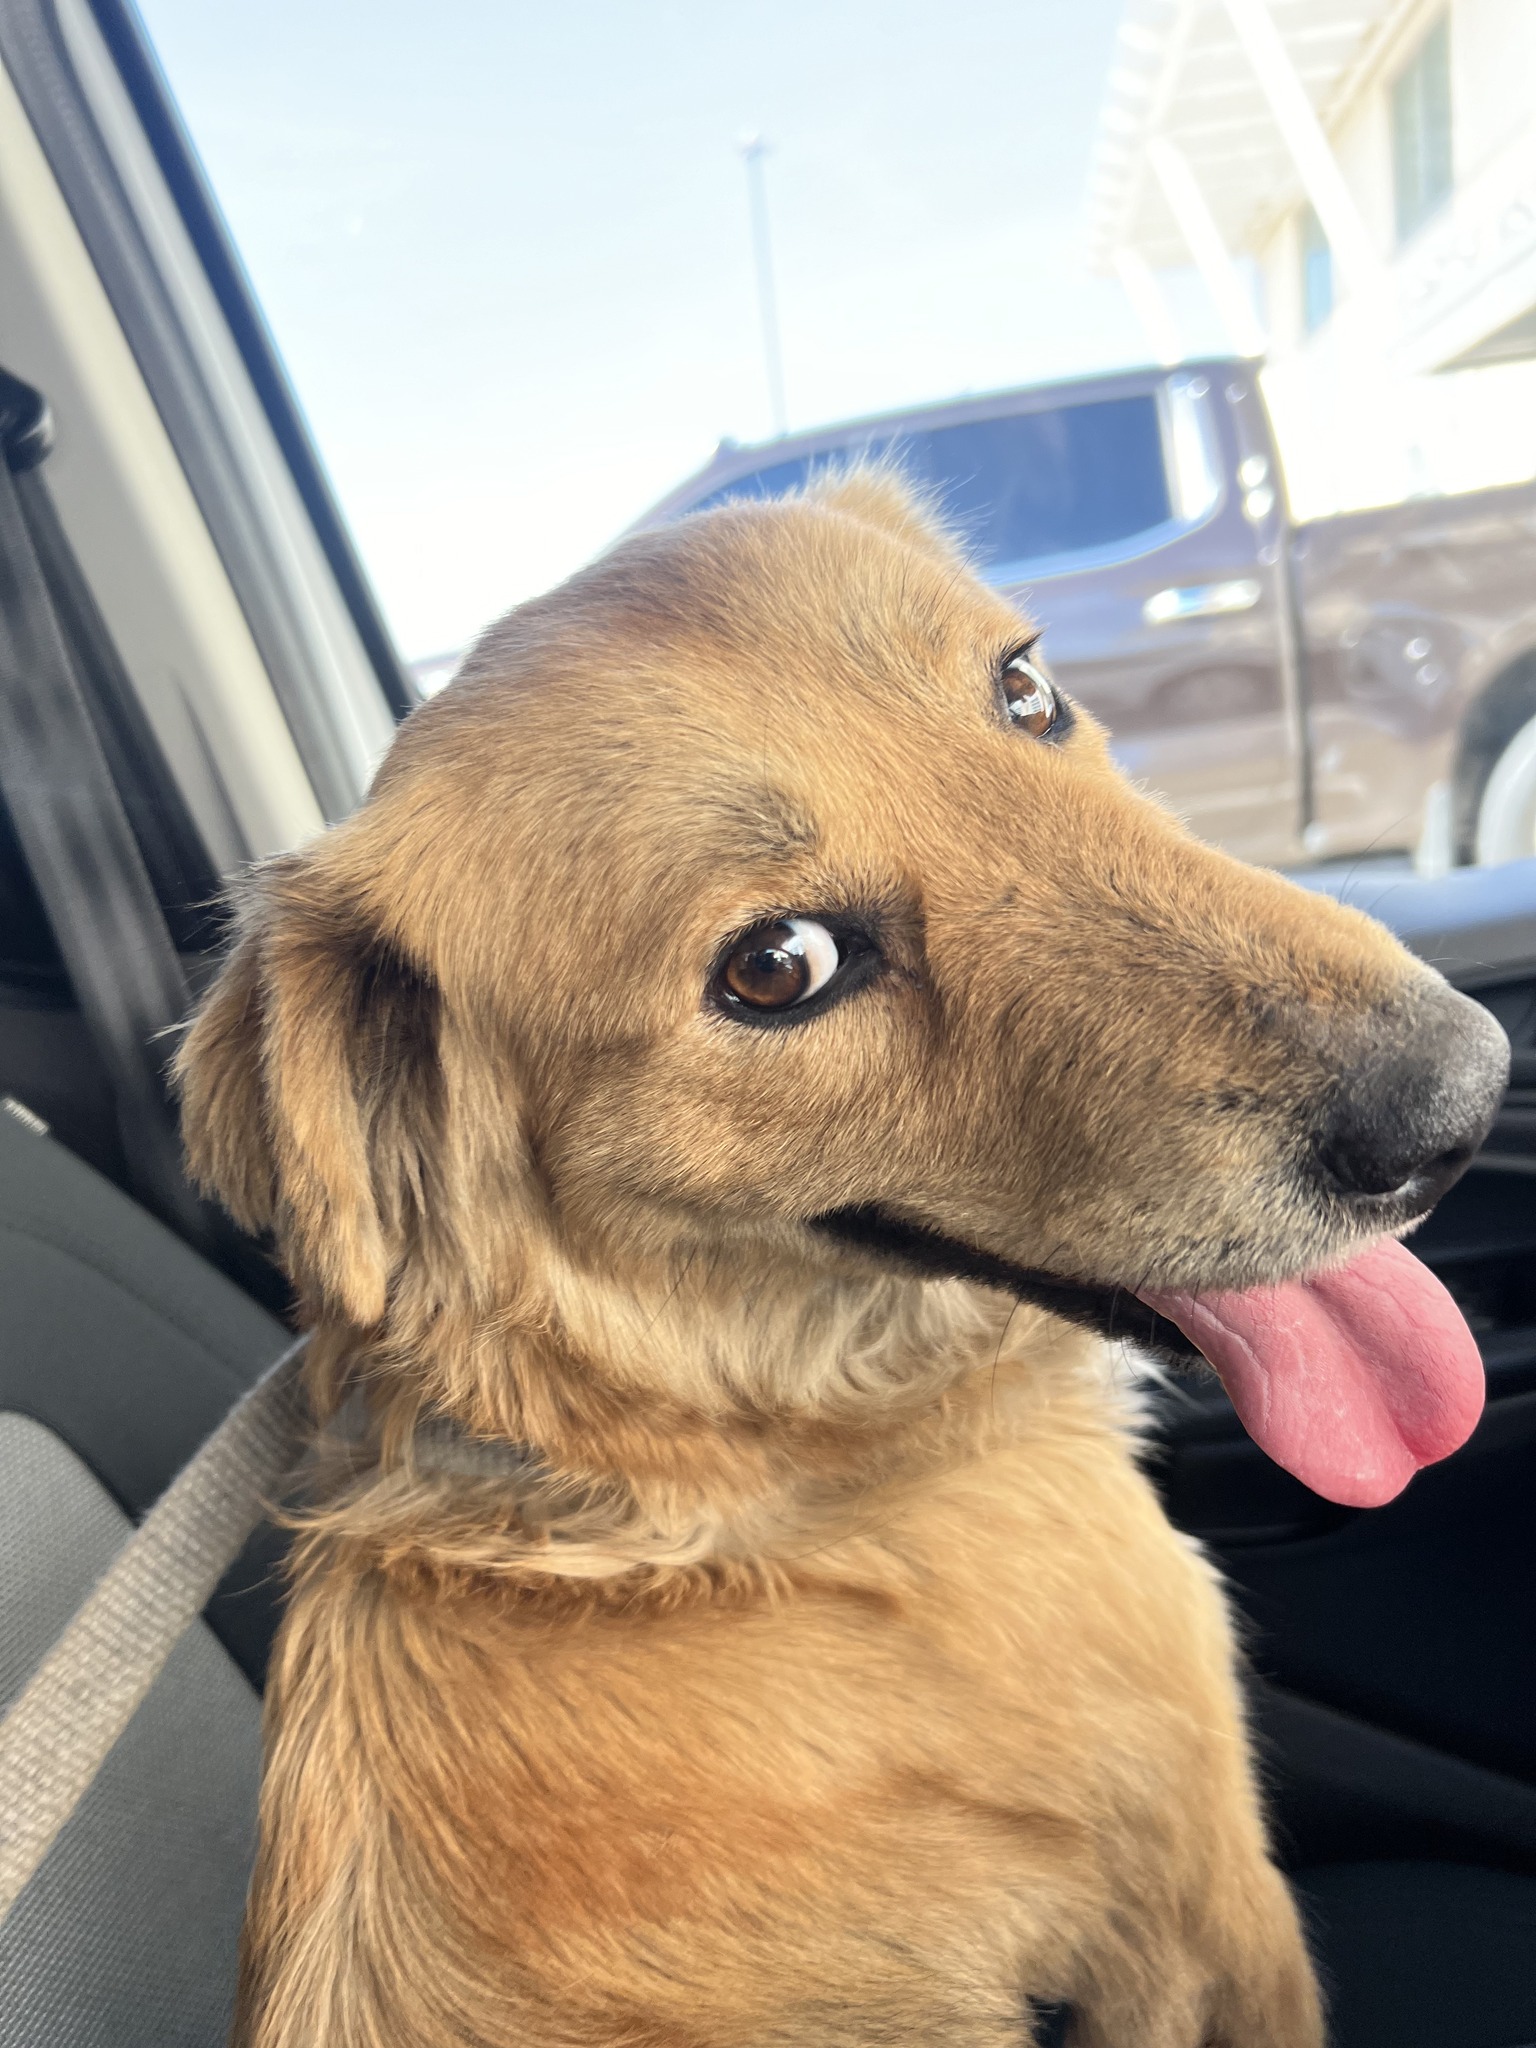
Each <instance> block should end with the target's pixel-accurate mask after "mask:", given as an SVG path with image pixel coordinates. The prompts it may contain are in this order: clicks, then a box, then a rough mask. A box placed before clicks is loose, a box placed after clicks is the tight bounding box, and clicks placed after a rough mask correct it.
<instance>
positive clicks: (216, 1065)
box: [176, 855, 441, 1325]
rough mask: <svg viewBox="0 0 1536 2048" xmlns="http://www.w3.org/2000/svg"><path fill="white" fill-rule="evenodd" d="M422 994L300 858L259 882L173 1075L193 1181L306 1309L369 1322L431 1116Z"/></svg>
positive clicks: (437, 1098) (433, 997) (401, 1230)
mask: <svg viewBox="0 0 1536 2048" xmlns="http://www.w3.org/2000/svg"><path fill="white" fill-rule="evenodd" d="M438 1008H439V1004H438V996H437V991H436V989H435V987H434V986H433V984H432V983H431V981H430V980H429V979H428V978H427V977H426V976H425V975H424V974H422V973H421V972H419V971H418V970H417V969H415V968H414V967H413V966H412V965H411V964H410V963H408V962H407V961H405V960H404V959H403V958H402V957H401V955H400V954H399V952H398V950H397V949H395V948H393V947H391V946H390V945H389V944H388V942H387V941H385V940H384V939H383V938H382V937H381V936H380V935H379V934H378V933H377V932H374V931H372V930H370V929H369V927H368V925H367V923H366V921H365V920H364V919H363V918H362V917H361V916H360V915H359V914H358V912H357V910H356V908H355V907H354V906H352V905H351V904H350V903H348V902H347V901H346V900H345V898H344V896H342V895H340V894H338V893H337V891H336V890H335V887H334V885H333V884H332V883H331V882H330V881H329V878H328V877H327V876H326V874H325V871H324V868H323V866H322V865H321V863H320V862H319V861H317V860H316V859H315V858H314V857H313V856H309V855H297V856H294V857H291V858H289V859H285V860H281V861H277V862H274V863H272V864H271V865H270V866H268V867H267V868H266V869H264V870H263V871H261V872H260V874H259V875H258V877H257V878H256V881H255V883H254V885H253V886H252V888H251V889H250V891H249V893H248V895H247V897H246V900H245V903H244V905H243V907H242V910H241V914H240V919H239V925H238V936H237V939H236V943H235V946H234V949H233V951H232V952H231V954H230V956H229V958H228V960H227V962H226V964H225V966H224V969H223V971H222V973H221V974H220V975H219V978H218V980H217V981H216V982H215V984H214V986H213V988H212V990H211V991H210V993H209V995H208V997H207V999H206V1001H205V1002H204V1003H203V1006H202V1008H201V1009H200V1011H199V1012H198V1014H197V1017H196V1018H195V1020H194V1022H193V1025H192V1028H191V1030H190V1031H189V1032H188V1034H187V1037H186V1039H185V1041H184V1043H183V1045H182V1047H181V1051H180V1053H179V1055H178V1057H177V1061H176V1076H177V1081H178V1084H179V1086H180V1090H181V1102H182V1134H183V1139H184V1142H185V1145H186V1150H187V1162H188V1166H189V1168H190V1171H191V1173H192V1177H193V1179H194V1180H195V1181H196V1182H197V1184H198V1185H199V1187H201V1188H202V1189H203V1190H204V1191H205V1192H206V1193H209V1194H212V1195H216V1196H217V1197H218V1198H219V1199H220V1200H221V1201H222V1202H223V1203H224V1205H225V1207H226V1208H227V1209H228V1210H229V1212H230V1214H231V1215H232V1216H233V1217H234V1219H235V1221H236V1222H237V1223H239V1224H241V1225H242V1226H243V1227H244V1228H245V1229H247V1230H250V1231H254V1232H262V1231H271V1232H272V1233H273V1234H274V1235H275V1237H276V1239H277V1243H278V1248H279V1250H280V1252H281V1254H282V1257H283V1260H284V1263H285V1264H286V1265H287V1267H288V1270H289V1272H290V1274H291V1276H292V1277H293V1278H294V1280H295V1281H296V1282H297V1283H298V1284H299V1286H300V1287H301V1288H302V1289H303V1290H304V1291H305V1292H306V1293H309V1294H311V1295H313V1296H316V1297H318V1299H319V1300H321V1301H323V1302H325V1303H326V1304H327V1305H328V1306H330V1307H332V1308H333V1309H336V1308H339V1309H340V1310H341V1311H342V1312H343V1313H344V1314H345V1315H346V1316H347V1317H348V1318H349V1319H350V1320H351V1321H353V1322H356V1323H361V1324H365V1325H367V1324H372V1323H376V1322H377V1321H378V1320H379V1319H380V1318H381V1317H382V1315H383V1314H384V1309H385V1304H386V1301H387V1298H388V1288H389V1280H390V1274H391V1271H392V1269H393V1267H394V1265H395V1263H396V1262H397V1260H398V1257H399V1254H400V1251H401V1249H402V1246H403V1243H404V1238H405V1234H406V1231H407V1229H408V1228H409V1225H410V1222H411V1220H412V1217H413V1215H419V1214H420V1212H421V1210H422V1207H423V1205H424V1189H423V1179H424V1176H425V1172H426V1168H425V1165H424V1159H425V1157H426V1156H427V1155H429V1154H430V1152H431V1150H432V1139H431V1130H432V1128H433V1127H434V1126H435V1124H436V1121H437V1119H438V1116H439V1113H440V1108H441V1077H440V1072H439V1067H438V1060H437V1033H438V1026H439V1016H438Z"/></svg>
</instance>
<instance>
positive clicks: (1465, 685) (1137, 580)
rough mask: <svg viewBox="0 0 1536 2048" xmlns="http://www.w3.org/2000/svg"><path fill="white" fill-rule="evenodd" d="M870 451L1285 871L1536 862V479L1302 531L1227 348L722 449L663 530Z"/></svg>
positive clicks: (1114, 719)
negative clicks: (1380, 862) (1390, 859)
mask: <svg viewBox="0 0 1536 2048" xmlns="http://www.w3.org/2000/svg"><path fill="white" fill-rule="evenodd" d="M864 454H873V455H882V454H889V455H890V456H892V457H893V458H895V459H897V460H899V461H900V462H901V463H902V465H903V466H904V467H905V468H906V469H907V471H908V472H909V473H910V474H911V475H913V476H914V477H916V478H917V479H919V480H920V481H921V482H923V483H924V484H925V485H927V486H928V487H930V488H931V489H933V490H934V491H935V492H936V494H937V495H938V497H939V499H940V501H941V502H942V503H943V504H944V505H945V506H946V508H947V510H948V512H949V514H950V516H951V518H952V519H953V520H954V521H955V523H956V524H957V526H958V527H959V528H960V529H961V530H962V531H963V532H964V533H965V534H966V535H967V537H968V539H969V541H970V544H971V547H972V549H973V551H974V557H975V559H976V561H977V563H978V565H979V567H980V568H981V571H982V573H983V574H984V575H985V576H986V577H987V578H988V580H989V581H990V582H992V583H995V584H997V585H999V586H1000V587H1001V588H1003V589H1005V590H1006V591H1007V592H1008V593H1009V595H1010V596H1016V597H1017V599H1018V601H1019V603H1020V604H1021V605H1022V606H1025V607H1027V608H1028V610H1029V611H1030V613H1031V614H1032V615H1033V616H1034V617H1035V618H1036V619H1037V620H1039V621H1040V623H1041V624H1042V625H1043V626H1044V628H1045V641H1044V647H1045V651H1046V654H1047V656H1048V658H1049V660H1050V662H1051V665H1052V667H1053V669H1054V671H1055V673H1056V674H1057V675H1058V676H1059V678H1060V679H1061V680H1062V682H1064V683H1065V685H1066V687H1067V688H1068V689H1069V690H1070V691H1072V692H1073V693H1074V694H1075V695H1076V696H1077V697H1079V698H1080V699H1081V700H1082V702H1083V703H1085V704H1086V705H1087V706H1088V707H1089V708H1090V709H1091V710H1093V711H1095V712H1097V713H1098V714H1099V716H1100V717H1102V718H1103V719H1104V720H1105V722H1106V724H1108V726H1109V727H1110V729H1111V731H1112V732H1113V734H1114V740H1115V747H1116V750H1117V752H1118V754H1119V756H1120V758H1121V760H1122V761H1123V762H1124V764H1125V765H1126V767H1127V768H1128V769H1129V770H1130V771H1131V772H1132V773H1133V774H1134V775H1136V776H1137V777H1138V778H1140V779H1141V780H1143V781H1144V782H1146V783H1147V784H1149V785H1150V786H1152V787H1153V788H1155V789H1157V790H1158V791H1160V792H1161V793H1162V794H1163V795H1164V796H1165V797H1166V798H1167V799H1168V800H1169V801H1170V802H1171V803H1172V804H1173V805H1174V806H1175V808H1176V809H1178V810H1179V811H1180V812H1182V813H1183V815H1184V816H1185V817H1187V818H1188V820H1189V821H1190V823H1191V825H1192V826H1193V827H1194V828H1195V830H1196V831H1198V832H1200V833H1201V834H1202V835H1203V836H1204V837H1206V838H1208V839H1211V840H1215V841H1216V842H1218V843H1219V844H1221V845H1223V846H1226V847H1229V848H1230V849H1231V850H1232V851H1233V852H1234V853H1239V854H1242V855H1244V856H1246V857H1247V858H1248V859H1250V860H1260V861H1268V862H1274V863H1278V864H1286V865H1290V864H1294V863H1297V862H1302V861H1309V860H1321V859H1332V858H1336V857H1338V856H1341V855H1348V854H1354V853H1359V852H1364V851H1366V850H1371V851H1378V852H1386V851H1391V850H1393V849H1397V850H1412V851H1416V852H1418V853H1419V855H1420V858H1421V861H1422V862H1423V863H1424V864H1426V865H1428V866H1430V867H1439V866H1446V865H1451V864H1455V863H1460V862H1468V861H1474V860H1481V861H1494V860H1505V859H1510V858H1514V857H1516V856H1518V855H1521V854H1530V853H1532V852H1533V851H1536V484H1522V485H1516V486H1511V487H1504V488H1500V489H1495V490H1485V491H1476V492H1469V493H1466V494H1463V495H1459V496H1455V497H1424V498H1415V499H1412V500H1410V501H1409V502H1407V503H1405V504H1400V505H1390V506H1386V507H1382V508H1379V509H1376V510H1371V511H1366V512H1352V513H1346V514H1343V515H1341V516H1339V517H1335V518H1329V519H1319V520H1314V521H1311V522H1308V523H1304V524H1297V523H1295V522H1293V521H1292V519H1291V518H1290V515H1289V513H1288V511H1287V507H1286V496H1285V485H1284V476H1283V472H1282V470H1281V467H1280V460H1279V453H1278V450H1277V448H1276V445H1275V439H1274V435H1273V432H1272V430H1271V427H1270V421H1269V416H1268V413H1267V412H1266V410H1265V406H1264V401H1263V397H1262V394H1261V391H1260V388H1259V382H1258V378H1257V375H1256V366H1255V365H1254V364H1252V363H1250V362H1241V361H1211V362H1198V363H1188V364H1185V365H1183V366H1182V367H1180V368H1178V369H1175V370H1142V371H1133V372H1130V373H1127V374H1124V375H1117V376H1111V377H1095V378H1090V379H1084V380H1081V381H1077V382H1073V383H1068V384H1053V385H1042V386H1035V387H1031V388H1028V389H1024V390H1018V391H1007V392H1002V393H998V394H995V395H993V396H991V397H987V398H976V399H964V400H961V401H958V402H956V403H953V404H947V405H941V406H930V407H927V408H924V409H922V410H919V411H910V412H902V413H891V414H886V415H884V416H882V417H880V418H872V419H864V420H856V421H853V422H851V423H849V424H846V425H843V426H838V427H831V428H827V429H825V430H823V431H820V432H817V433H812V434H797V435H793V436H791V437H788V438H785V439H782V440H777V441H772V442H768V443H765V444H762V445H760V446H757V447H750V448H748V447H738V446H736V445H734V444H733V443H730V442H723V443H722V444H721V446H720V449H719V450H718V452H717V453H716V455H715V457H714V459H713V461H712V462H711V463H710V464H709V465H708V467H707V468H705V469H704V470H702V471H701V472H700V473H699V474H698V475H696V476H694V477H692V478H691V479H690V480H689V481H688V482H687V483H685V484H683V485H681V486H680V487H679V488H678V489H677V490H675V491H673V492H672V493H671V494H670V495H669V496H668V497H667V498H665V499H664V500H663V501H662V502H661V504H659V505H658V506H656V507H655V508H654V510H653V511H652V512H651V513H649V514H648V515H647V518H646V519H645V521H644V522H642V523H643V524H646V525H653V524H656V523H659V522H662V521H666V520H671V519H675V518H678V517H680V516H681V515H682V514H683V513H685V512H690V511H694V510H697V509H698V508H699V507H701V506H703V505H708V504H713V503H716V502H718V501H719V500H721V499H723V498H728V497H738V496H749V497H750V496H767V495H773V494H776V493H778V492H780V491H784V490H789V489H792V488H794V487H795V486H796V485H798V484H800V483H803V482H804V481H805V479H806V477H807V476H809V475H811V474H813V473H814V472H815V471H816V470H818V469H819V468H822V467H825V466H826V465H828V464H831V463H837V462H841V461H846V460H848V459H850V458H853V457H857V456H859V455H864Z"/></svg>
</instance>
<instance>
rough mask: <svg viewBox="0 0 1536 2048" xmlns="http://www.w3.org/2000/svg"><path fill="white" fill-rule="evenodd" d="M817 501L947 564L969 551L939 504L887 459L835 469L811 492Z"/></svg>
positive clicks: (808, 494) (811, 498)
mask: <svg viewBox="0 0 1536 2048" xmlns="http://www.w3.org/2000/svg"><path fill="white" fill-rule="evenodd" d="M806 497H807V499H808V500H809V502H810V503H811V504H813V505H825V506H826V507H827V508H828V510H829V511H832V512H842V513H845V514H846V515H847V517H848V518H850V519H857V520H858V521H859V522H860V524H861V525H864V526H873V527H876V528H877V529H878V530H879V531H880V532H881V533H889V534H891V535H893V536H894V537H895V538H896V539H897V540H903V541H905V542H906V543H907V545H908V546H909V547H913V548H917V549H918V550H919V551H920V552H921V553H923V554H925V555H933V556H936V557H937V558H938V559H939V560H940V561H941V562H943V563H945V564H946V566H949V567H954V568H959V567H960V566H961V565H962V564H963V562H964V555H963V553H962V551H961V548H960V544H959V542H958V541H957V540H956V539H955V537H954V535H953V534H952V533H951V532H950V530H949V528H948V527H947V526H946V525H945V523H944V520H943V517H942V516H941V514H940V512H939V510H938V508H937V506H936V505H934V504H933V503H932V501H931V500H930V499H929V498H927V497H925V496H924V494H923V492H922V490H921V489H920V488H919V486H918V485H916V484H914V483H913V482H912V480H911V478H910V477H906V476H903V475H902V473H901V471H900V470H899V469H897V468H894V467H892V466H890V465H888V464H885V463H878V462H865V463H859V464H857V465H856V466H855V467H853V468H852V469H843V470H833V471H832V472H830V473H829V474H828V475H827V476H825V477H823V478H822V479H821V480H820V481H819V482H816V483H813V484H812V485H811V487H810V489H809V490H808V491H807V492H806Z"/></svg>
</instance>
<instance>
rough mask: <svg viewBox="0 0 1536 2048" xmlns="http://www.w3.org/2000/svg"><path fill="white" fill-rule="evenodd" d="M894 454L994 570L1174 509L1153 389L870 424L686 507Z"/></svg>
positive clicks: (1137, 525)
mask: <svg viewBox="0 0 1536 2048" xmlns="http://www.w3.org/2000/svg"><path fill="white" fill-rule="evenodd" d="M860 456H865V457H871V458H877V457H887V458H889V459H891V460H894V461H896V462H898V463H899V464H900V465H901V467H902V468H903V469H904V470H905V471H906V472H907V474H908V475H909V476H912V477H914V478H916V479H917V480H918V481H919V482H920V483H922V484H923V485H925V486H926V487H927V489H928V490H930V491H931V492H932V493H933V495H934V497H935V498H936V499H937V500H938V502H939V503H940V504H941V505H942V506H943V508H944V511H945V513H946V515H947V516H948V518H949V519H950V520H951V521H953V523H954V524H955V525H956V526H957V527H958V528H959V530H960V531H961V532H962V533H963V534H964V535H965V538H966V540H967V541H968V543H969V545H970V548H971V551H972V555H973V557H974V559H975V560H976V561H977V562H978V563H979V564H980V565H981V566H982V567H983V568H987V569H990V570H991V571H993V573H994V574H998V573H1000V572H1003V571H1005V570H1006V569H1008V568H1011V567H1012V566H1013V565H1015V564H1019V565H1023V564H1026V563H1036V562H1041V561H1045V560H1048V559H1049V558H1050V557H1052V556H1056V555H1075V554H1083V553H1087V552H1089V551H1091V550H1094V549H1098V548H1106V547H1111V546H1114V545H1115V544H1117V543H1122V542H1125V541H1127V540H1130V539H1132V538H1133V537H1134V536H1136V535H1138V534H1142V533H1146V532H1148V531H1150V530H1151V529H1152V528H1154V527H1158V526H1162V525H1164V524H1166V523H1167V521H1168V520H1169V519H1170V518H1171V517H1172V516H1173V507H1172V505H1171V504H1170V502H1169V495H1168V478H1167V471H1166V468H1165V465H1164V461H1163V441H1162V428H1161V423H1160V421H1159V418H1158V406H1157V400H1156V398H1155V397H1154V396H1153V395H1152V394H1151V393H1146V394H1143V395H1140V396H1136V397H1131V398H1109V399H1101V400H1098V401H1096V402H1095V403H1094V404H1091V405H1063V406H1052V407H1049V408H1046V409H1044V410H1040V411H1034V412H1026V413H1015V414H1013V415H1011V416H1005V417H1004V418H1001V419H983V420H966V421H964V422H962V423H961V424H959V425H956V426H950V427H935V428H932V429H930V430H928V431H926V432H925V431H923V430H922V429H916V430H909V431H907V432H904V433H896V434H891V433H872V434H870V435H869V436H867V437H865V438H861V439H855V440H852V441H847V442H844V443H843V444H842V446H841V447H839V448H836V449H831V450H825V449H824V450H821V451H819V452H817V453H813V454H809V455H803V456H799V457H797V458H796V459H795V460H793V461H790V462H773V463H769V464H767V465H766V466H765V467H764V468H762V469H758V470H751V471H749V472H748V473H747V474H746V475H745V476H740V477H737V478H736V479H735V480H734V481H733V482H731V483H729V484H725V485H722V486H721V487H720V488H719V489H718V490H715V491H711V492H709V493H708V494H707V495H706V496H705V497H703V498H701V499H700V500H699V501H698V504H697V505H695V506H693V507H690V509H691V510H695V511H697V510H701V509H703V507H705V506H708V505H714V504H719V503H721V502H723V501H724V500H725V499H728V498H743V497H746V498H768V497H776V496H777V495H778V494H779V493H780V492H782V491H786V490H792V489H798V488H799V487H800V486H801V485H802V484H804V483H805V482H806V481H807V480H808V478H810V477H811V476H812V475H814V474H815V473H816V472H817V471H818V470H822V469H827V468H830V467H835V466H836V465H838V464H840V463H846V462H848V461H849V460H852V459H856V458H858V457H860Z"/></svg>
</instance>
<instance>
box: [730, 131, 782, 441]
mask: <svg viewBox="0 0 1536 2048" xmlns="http://www.w3.org/2000/svg"><path fill="white" fill-rule="evenodd" d="M737 147H738V148H739V149H740V151H741V157H742V162H743V163H744V164H745V165H746V167H747V203H748V205H749V206H750V208H751V212H752V258H753V262H754V263H755V265H756V268H757V312H758V318H759V320H760V321H761V322H762V329H763V368H764V369H765V370H766V372H767V374H768V404H769V408H770V410H771V412H772V414H773V431H774V432H775V434H781V435H782V434H787V433H788V432H789V408H788V406H787V405H786V404H785V402H784V357H783V352H782V350H781V348H780V345H779V300H778V294H777V292H776V291H775V290H774V285H773V244H772V242H771V241H770V240H769V237H768V184H767V179H766V176H765V174H764V169H763V159H764V158H765V157H766V156H767V155H768V152H769V149H770V147H771V145H770V143H769V142H768V140H767V138H766V137H765V136H762V135H744V136H743V137H742V138H741V141H740V143H739V144H738V145H737Z"/></svg>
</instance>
